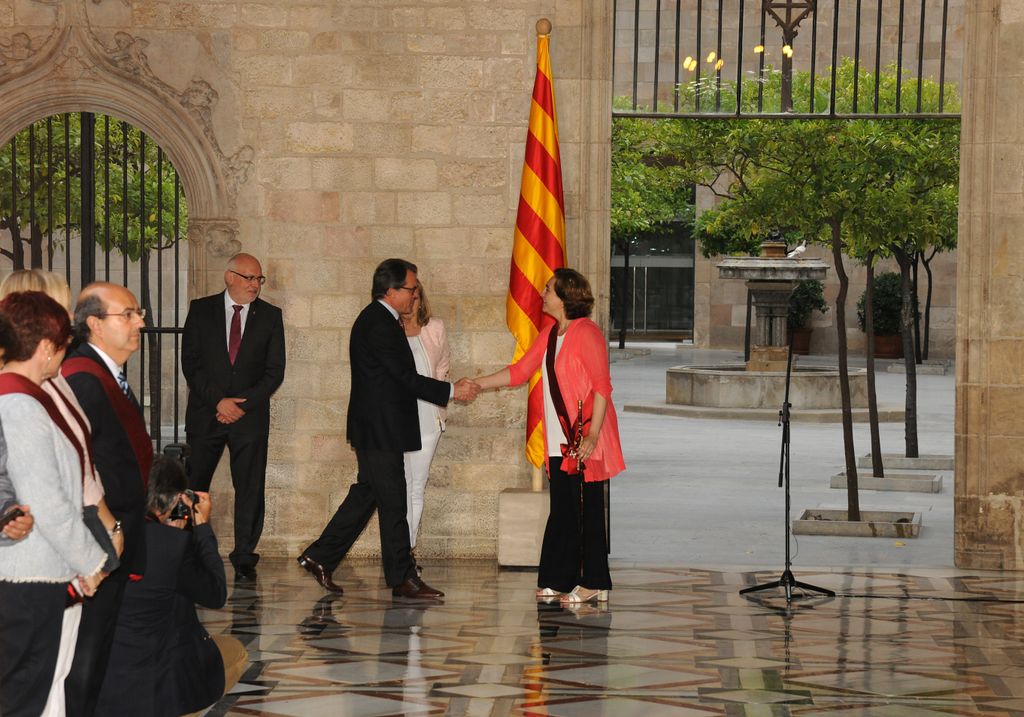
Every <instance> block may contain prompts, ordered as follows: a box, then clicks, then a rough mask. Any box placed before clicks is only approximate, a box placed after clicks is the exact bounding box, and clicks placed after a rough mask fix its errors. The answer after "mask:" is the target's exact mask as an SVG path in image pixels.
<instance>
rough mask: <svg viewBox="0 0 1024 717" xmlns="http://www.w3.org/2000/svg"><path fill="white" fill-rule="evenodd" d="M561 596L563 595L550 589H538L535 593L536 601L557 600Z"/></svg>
mask: <svg viewBox="0 0 1024 717" xmlns="http://www.w3.org/2000/svg"><path fill="white" fill-rule="evenodd" d="M563 595H564V593H560V592H558V591H557V590H553V589H551V588H538V589H537V592H536V597H537V599H538V600H553V599H554V600H557V599H559V598H561V597H562V596H563Z"/></svg>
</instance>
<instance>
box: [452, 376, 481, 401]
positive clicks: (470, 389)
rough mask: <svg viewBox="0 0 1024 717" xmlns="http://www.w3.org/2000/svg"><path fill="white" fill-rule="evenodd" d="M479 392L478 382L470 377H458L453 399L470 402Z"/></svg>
mask: <svg viewBox="0 0 1024 717" xmlns="http://www.w3.org/2000/svg"><path fill="white" fill-rule="evenodd" d="M478 393H480V384H478V383H477V382H476V381H474V380H473V379H471V378H460V379H459V380H458V381H456V382H455V400H456V401H463V402H466V403H468V402H470V401H472V400H473V399H475V398H476V396H477V394H478Z"/></svg>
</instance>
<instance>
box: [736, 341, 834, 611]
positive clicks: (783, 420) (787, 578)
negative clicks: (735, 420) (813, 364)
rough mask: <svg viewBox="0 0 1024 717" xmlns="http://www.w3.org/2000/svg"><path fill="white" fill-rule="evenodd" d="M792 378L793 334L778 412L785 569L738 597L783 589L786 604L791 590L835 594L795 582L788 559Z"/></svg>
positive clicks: (744, 589)
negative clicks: (784, 511)
mask: <svg viewBox="0 0 1024 717" xmlns="http://www.w3.org/2000/svg"><path fill="white" fill-rule="evenodd" d="M792 377H793V334H792V332H791V333H790V335H789V353H788V355H787V357H786V397H785V398H784V399H783V402H782V409H781V410H780V411H779V425H780V426H782V452H781V455H780V456H779V487H780V488H783V487H785V489H786V491H785V492H786V530H785V533H786V568H785V569H784V570H783V571H782V575H781V576H779V579H778V580H772V581H771V582H770V583H765V584H764V585H752V586H750V587H747V588H743V589H742V590H740V595H748V594H750V593H757V592H761V591H763V590H774V589H775V588H779V587H781V588H783V589H784V590H785V592H786V603H787V604H788V603H789V602H791V601H792V600H793V589H794V588H800V589H801V590H806V591H807V592H812V593H818V594H820V595H825V596H827V597H835V596H836V594H835V593H834V592H833V591H831V590H829V589H827V588H822V587H818V586H817V585H811V584H810V583H805V582H801V581H799V580H797V579H796V578H795V577H793V571H792V569H791V568H792V566H793V561H792V560H791V558H790V552H789V543H790V540H789V536H790V526H789V513H790V494H789V444H790V436H789V421H790V415H789V409H790V408H791V407H792V404H790V402H789V384H790V380H791V379H792Z"/></svg>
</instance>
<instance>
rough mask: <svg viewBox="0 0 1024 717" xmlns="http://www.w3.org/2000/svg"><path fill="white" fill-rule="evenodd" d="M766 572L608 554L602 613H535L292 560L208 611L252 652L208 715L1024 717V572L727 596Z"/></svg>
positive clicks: (440, 569) (845, 573)
mask: <svg viewBox="0 0 1024 717" xmlns="http://www.w3.org/2000/svg"><path fill="white" fill-rule="evenodd" d="M776 577H778V574H777V573H772V572H769V571H762V572H758V573H741V572H716V571H710V570H697V569H687V568H678V567H673V568H664V569H659V568H656V567H635V566H630V565H629V564H622V565H616V564H615V563H614V562H613V569H612V578H613V580H614V581H615V590H613V591H612V593H611V600H610V602H609V604H608V605H607V606H601V607H596V606H584V607H581V608H578V609H574V610H569V609H563V608H561V607H560V606H559V605H557V604H553V605H548V604H543V603H539V604H538V603H537V602H536V601H535V600H534V597H533V587H534V583H535V580H536V574H535V573H531V572H510V571H503V570H499V569H498V568H497V567H496V566H495V565H493V564H492V563H484V562H460V561H450V562H447V563H441V564H433V565H430V564H428V565H427V568H426V572H425V574H424V578H425V579H427V581H428V582H430V583H431V584H432V585H434V586H435V587H439V588H441V589H443V590H445V591H446V592H447V597H446V598H445V599H444V600H443V601H437V602H433V601H412V600H405V599H393V598H392V597H391V593H390V591H389V590H388V589H387V588H386V587H385V586H384V583H383V579H382V577H381V573H380V568H379V566H378V565H377V564H375V563H371V562H363V563H355V564H353V565H343V566H342V567H341V568H340V569H339V570H338V571H337V572H336V574H335V579H336V580H337V581H338V582H340V583H341V584H343V585H344V586H345V590H346V592H345V595H344V596H342V597H340V598H337V599H332V598H330V597H326V596H325V595H324V593H323V591H322V590H321V589H320V588H319V586H317V585H316V583H314V582H313V580H312V579H311V578H310V577H309V576H308V575H307V574H305V573H304V572H302V571H301V569H300V568H299V567H298V566H297V565H296V564H295V563H294V562H293V561H286V560H265V561H263V562H261V563H260V575H259V580H258V582H257V584H256V586H255V587H236V588H235V589H234V590H233V591H232V593H231V596H230V597H229V600H228V605H227V606H226V608H225V609H224V610H220V611H203V612H202V613H201V616H202V618H203V620H204V622H205V623H206V625H207V627H208V629H209V630H210V631H211V632H214V633H220V632H223V633H231V634H233V635H236V636H237V637H238V638H239V639H241V640H242V642H243V643H244V644H245V645H246V647H247V648H248V650H249V656H250V659H251V660H252V663H251V666H250V668H249V670H248V671H247V672H246V674H245V675H244V676H243V678H242V681H241V683H239V685H238V686H237V687H236V688H235V689H234V690H233V692H232V693H231V694H230V695H228V696H227V697H226V698H225V699H224V700H222V701H221V702H220V703H218V704H217V705H215V706H214V707H213V708H211V709H210V710H209V712H208V714H209V715H273V716H278V715H280V716H289V717H320V716H321V715H322V716H327V715H330V716H332V717H335V716H342V717H344V716H346V715H353V716H356V715H358V716H360V717H383V716H385V715H473V716H481V717H482V716H488V717H497V716H503V715H552V716H558V717H577V716H578V717H601V716H602V715H610V716H613V717H634V716H636V717H641V716H643V717H646V716H648V715H650V716H652V717H654V716H661V715H665V716H670V717H675V716H680V717H683V716H686V715H775V716H777V715H803V716H806V717H815V716H817V715H825V714H830V715H837V716H840V717H864V716H867V715H872V716H876V715H877V716H878V717H928V716H929V715H974V714H978V715H982V714H984V715H1021V714H1024V575H1019V574H1018V575H1015V574H1006V573H1001V574H995V573H984V574H983V573H970V574H968V573H962V572H959V571H956V570H953V569H948V570H929V571H926V570H921V571H916V573H915V574H914V575H908V574H892V573H885V572H873V571H871V570H869V569H863V568H859V569H848V570H847V569H841V568H835V569H832V570H827V571H808V570H798V571H797V578H798V579H800V580H804V581H806V582H809V583H812V584H814V585H818V586H821V587H827V588H830V589H832V590H835V591H836V593H837V597H836V598H834V599H828V598H822V597H803V596H801V595H800V594H799V593H797V594H796V595H795V596H794V597H795V599H794V600H793V601H792V602H791V603H790V605H789V606H788V607H787V604H786V601H785V598H784V595H783V594H782V593H781V592H780V591H771V592H765V593H757V594H755V597H756V601H755V600H751V599H746V598H744V597H742V596H740V595H739V594H738V591H739V589H740V588H742V587H744V586H745V585H748V584H753V583H754V582H757V583H763V582H766V581H768V580H772V579H774V578H776Z"/></svg>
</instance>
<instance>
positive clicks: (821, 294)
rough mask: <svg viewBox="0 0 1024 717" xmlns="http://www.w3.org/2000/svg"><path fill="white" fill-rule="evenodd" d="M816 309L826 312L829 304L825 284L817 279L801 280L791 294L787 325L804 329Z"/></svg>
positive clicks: (791, 327)
mask: <svg viewBox="0 0 1024 717" xmlns="http://www.w3.org/2000/svg"><path fill="white" fill-rule="evenodd" d="M815 311H820V312H821V313H823V314H824V313H825V312H826V311H828V304H827V303H826V302H825V290H824V285H823V284H822V283H821V282H820V281H818V280H817V279H805V280H803V281H801V282H799V283H798V284H797V285H796V287H794V289H793V293H792V294H790V296H789V313H788V315H787V319H786V321H787V325H788V327H789V328H790V329H802V328H805V327H807V325H808V324H809V323H810V321H811V314H812V313H814V312H815Z"/></svg>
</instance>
